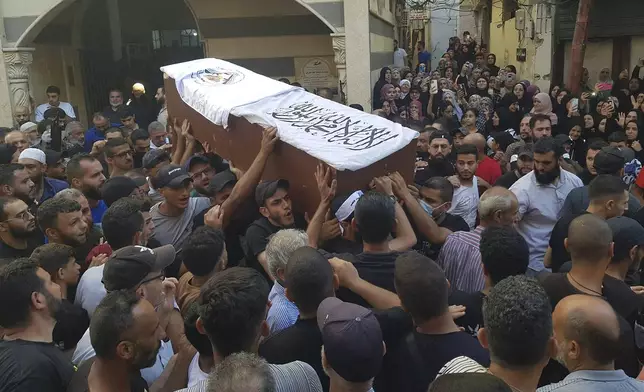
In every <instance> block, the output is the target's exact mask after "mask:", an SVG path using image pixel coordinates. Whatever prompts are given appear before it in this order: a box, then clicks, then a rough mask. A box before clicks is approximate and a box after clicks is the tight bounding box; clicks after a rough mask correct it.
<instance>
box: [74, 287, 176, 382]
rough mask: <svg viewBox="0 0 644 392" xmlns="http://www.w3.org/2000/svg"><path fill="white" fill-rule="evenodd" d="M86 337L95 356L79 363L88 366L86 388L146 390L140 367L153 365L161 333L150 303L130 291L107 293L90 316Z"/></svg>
mask: <svg viewBox="0 0 644 392" xmlns="http://www.w3.org/2000/svg"><path fill="white" fill-rule="evenodd" d="M122 320H128V322H123V321H122ZM90 336H91V339H92V347H94V350H95V351H96V357H95V358H94V359H93V360H92V361H91V365H87V363H85V364H83V366H91V368H90V370H89V374H88V376H87V384H88V388H89V390H90V391H91V390H95V389H96V390H98V389H100V390H102V391H114V392H116V391H132V392H144V391H147V387H148V385H147V383H146V382H145V380H144V379H143V378H142V377H141V373H140V370H141V369H144V368H147V367H150V366H152V365H154V362H155V361H156V357H157V355H158V353H159V349H160V347H161V345H160V342H161V339H163V337H164V336H165V333H164V332H163V329H162V328H161V327H160V326H159V317H158V315H157V313H156V312H155V310H154V306H152V304H151V303H150V302H148V301H147V300H146V299H143V298H139V297H138V296H137V295H136V293H135V292H134V291H127V290H118V291H113V292H111V293H109V294H107V296H106V297H105V298H103V300H102V301H101V303H100V305H98V307H97V308H96V311H95V312H94V314H93V315H92V323H91V326H90ZM126 347H129V349H127V348H126ZM130 350H131V351H130ZM99 386H100V387H99Z"/></svg>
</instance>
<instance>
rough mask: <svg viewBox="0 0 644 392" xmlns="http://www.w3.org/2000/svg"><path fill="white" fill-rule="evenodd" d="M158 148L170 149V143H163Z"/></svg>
mask: <svg viewBox="0 0 644 392" xmlns="http://www.w3.org/2000/svg"><path fill="white" fill-rule="evenodd" d="M159 149H161V150H172V144H170V143H168V144H164V145H162V146H161V147H159Z"/></svg>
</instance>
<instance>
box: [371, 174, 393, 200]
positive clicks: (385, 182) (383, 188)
mask: <svg viewBox="0 0 644 392" xmlns="http://www.w3.org/2000/svg"><path fill="white" fill-rule="evenodd" d="M371 189H375V190H376V191H378V192H380V193H384V194H385V195H387V196H393V195H394V191H393V185H392V183H391V178H389V177H386V176H383V177H376V178H374V179H373V181H371Z"/></svg>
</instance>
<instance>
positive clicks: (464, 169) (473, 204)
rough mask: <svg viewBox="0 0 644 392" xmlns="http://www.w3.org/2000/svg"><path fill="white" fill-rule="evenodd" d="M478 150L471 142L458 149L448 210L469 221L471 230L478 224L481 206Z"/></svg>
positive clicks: (481, 181)
mask: <svg viewBox="0 0 644 392" xmlns="http://www.w3.org/2000/svg"><path fill="white" fill-rule="evenodd" d="M477 167H478V151H477V150H476V147H475V146H473V145H471V144H465V145H462V146H460V147H459V148H458V150H457V151H456V175H455V176H452V177H450V182H452V184H454V186H455V187H456V189H455V190H454V196H453V198H452V207H451V208H450V209H449V210H448V211H447V212H449V213H451V214H453V215H458V216H460V217H461V218H463V219H464V220H465V222H467V224H468V226H469V227H470V230H471V229H473V228H474V227H475V226H476V210H477V208H478V206H479V185H481V186H483V184H482V183H484V181H483V180H481V179H480V178H478V177H477V176H476V175H475V173H476V168H477ZM488 187H489V186H488Z"/></svg>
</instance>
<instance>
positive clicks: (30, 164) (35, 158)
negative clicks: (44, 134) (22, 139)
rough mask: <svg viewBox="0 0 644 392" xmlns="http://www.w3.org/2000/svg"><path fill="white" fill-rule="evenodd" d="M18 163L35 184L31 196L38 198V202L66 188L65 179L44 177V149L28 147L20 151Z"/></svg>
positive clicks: (45, 163)
mask: <svg viewBox="0 0 644 392" xmlns="http://www.w3.org/2000/svg"><path fill="white" fill-rule="evenodd" d="M18 163H20V164H21V165H24V167H25V169H26V170H27V174H28V175H29V178H31V181H33V183H34V185H35V187H34V190H33V194H32V196H33V197H34V199H36V200H38V204H42V203H43V202H44V201H45V200H49V199H51V198H52V197H54V195H55V194H56V193H58V192H60V191H62V190H63V189H67V188H68V185H67V183H66V182H65V181H61V180H56V179H53V178H48V177H45V172H46V171H47V156H46V155H45V152H44V151H42V150H39V149H37V148H28V149H26V150H24V151H23V152H21V153H20V157H18Z"/></svg>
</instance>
